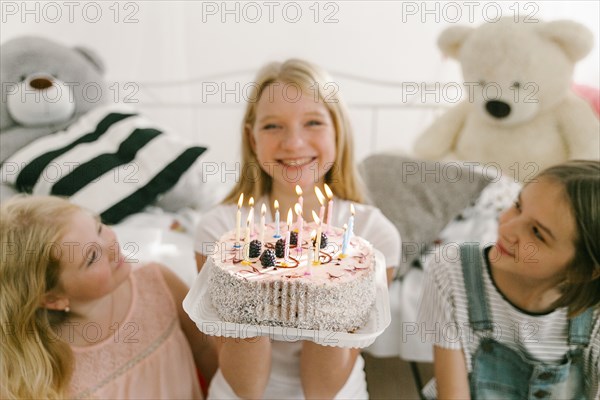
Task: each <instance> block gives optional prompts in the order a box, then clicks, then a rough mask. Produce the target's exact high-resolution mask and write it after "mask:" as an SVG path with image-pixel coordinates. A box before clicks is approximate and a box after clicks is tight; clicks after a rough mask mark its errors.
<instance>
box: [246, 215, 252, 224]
mask: <svg viewBox="0 0 600 400" xmlns="http://www.w3.org/2000/svg"><path fill="white" fill-rule="evenodd" d="M250 221H252V214H251V213H248V218H246V226H250Z"/></svg>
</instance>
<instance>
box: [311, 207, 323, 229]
mask: <svg viewBox="0 0 600 400" xmlns="http://www.w3.org/2000/svg"><path fill="white" fill-rule="evenodd" d="M312 216H313V220H314V221H315V222H316V223H317V225H319V224H320V223H321V219H319V216H318V215H317V213H316V212H315V210H313V211H312Z"/></svg>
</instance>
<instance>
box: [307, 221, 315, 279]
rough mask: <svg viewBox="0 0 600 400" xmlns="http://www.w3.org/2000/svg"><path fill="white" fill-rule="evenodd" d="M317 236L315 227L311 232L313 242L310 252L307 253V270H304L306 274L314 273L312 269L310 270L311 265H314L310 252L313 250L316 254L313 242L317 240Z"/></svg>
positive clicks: (309, 247) (309, 248)
mask: <svg viewBox="0 0 600 400" xmlns="http://www.w3.org/2000/svg"><path fill="white" fill-rule="evenodd" d="M316 236H317V232H316V231H315V230H314V229H313V230H312V231H311V232H310V243H311V244H310V245H309V246H308V253H307V254H306V272H304V275H311V274H312V271H311V270H310V266H311V265H312V260H311V259H312V257H311V254H310V253H311V252H313V254H314V251H313V247H312V242H313V241H314V240H315V238H316Z"/></svg>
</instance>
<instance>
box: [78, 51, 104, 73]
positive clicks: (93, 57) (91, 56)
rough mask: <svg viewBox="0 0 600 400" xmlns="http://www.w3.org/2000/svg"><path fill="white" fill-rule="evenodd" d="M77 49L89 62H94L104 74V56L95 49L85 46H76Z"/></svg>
mask: <svg viewBox="0 0 600 400" xmlns="http://www.w3.org/2000/svg"><path fill="white" fill-rule="evenodd" d="M74 49H75V51H77V52H79V53H80V54H81V55H82V56H84V57H85V58H86V59H87V60H88V61H89V62H91V63H92V64H94V66H95V67H96V68H97V69H98V71H99V72H100V73H101V74H104V71H105V69H104V62H102V58H100V56H99V55H98V53H96V52H95V51H94V50H92V49H90V48H88V47H83V46H75V48H74Z"/></svg>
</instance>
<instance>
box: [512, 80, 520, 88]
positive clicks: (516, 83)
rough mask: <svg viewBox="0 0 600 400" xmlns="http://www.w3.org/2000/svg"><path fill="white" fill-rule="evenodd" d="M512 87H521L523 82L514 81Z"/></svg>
mask: <svg viewBox="0 0 600 400" xmlns="http://www.w3.org/2000/svg"><path fill="white" fill-rule="evenodd" d="M512 87H513V88H515V89H518V88H520V87H521V83H520V82H513V84H512Z"/></svg>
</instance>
